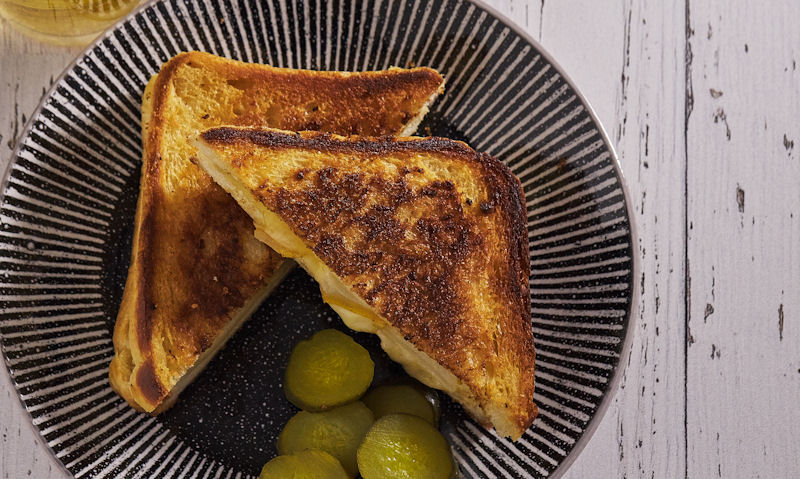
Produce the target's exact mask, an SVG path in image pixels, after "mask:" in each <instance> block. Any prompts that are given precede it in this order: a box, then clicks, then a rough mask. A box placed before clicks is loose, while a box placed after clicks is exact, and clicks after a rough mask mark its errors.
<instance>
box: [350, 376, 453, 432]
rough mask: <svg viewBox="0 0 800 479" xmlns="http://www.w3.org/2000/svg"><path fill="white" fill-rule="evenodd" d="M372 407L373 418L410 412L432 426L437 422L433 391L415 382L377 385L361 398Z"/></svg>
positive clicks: (437, 413)
mask: <svg viewBox="0 0 800 479" xmlns="http://www.w3.org/2000/svg"><path fill="white" fill-rule="evenodd" d="M362 401H363V402H364V404H366V405H367V407H368V408H370V409H372V413H373V414H374V415H375V419H380V418H382V417H383V416H386V415H388V414H411V415H412V416H417V417H421V418H422V419H424V420H426V421H428V422H429V423H430V424H432V425H433V426H434V427H435V426H437V425H438V424H439V410H438V408H437V407H436V404H437V400H436V399H435V393H433V392H432V391H428V390H426V389H425V388H424V387H423V386H421V385H417V384H388V385H385V386H378V387H376V388H375V389H373V390H372V391H370V392H368V393H367V395H366V396H364V398H363V399H362Z"/></svg>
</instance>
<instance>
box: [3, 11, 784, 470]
mask: <svg viewBox="0 0 800 479" xmlns="http://www.w3.org/2000/svg"><path fill="white" fill-rule="evenodd" d="M487 3H489V4H491V5H493V6H494V7H495V8H497V9H498V10H500V11H501V12H502V13H504V14H506V15H507V16H508V17H509V18H511V19H512V20H513V21H514V22H516V23H517V24H519V25H521V26H522V27H523V28H524V29H525V30H527V31H528V32H529V33H530V34H531V35H532V36H533V37H535V38H538V39H540V41H541V42H542V43H543V44H544V46H545V48H547V49H548V50H549V51H550V52H551V53H552V54H553V55H554V57H555V58H556V59H557V60H558V61H559V62H560V63H561V65H562V66H563V67H564V68H565V69H566V71H567V72H568V73H569V75H570V76H571V77H572V78H573V79H574V80H575V81H576V83H577V84H578V86H579V88H580V89H581V90H582V91H583V93H584V94H585V95H586V97H587V98H588V100H589V101H590V102H591V104H592V105H593V106H594V108H595V110H596V111H597V113H598V116H599V117H600V119H601V121H602V122H603V124H604V125H605V127H606V129H607V131H608V132H609V135H610V136H611V138H612V141H613V143H614V144H615V145H616V148H617V152H618V153H619V157H620V161H621V162H622V169H623V172H624V174H625V176H626V177H627V180H628V185H629V187H630V190H631V198H632V201H633V204H632V207H633V214H634V217H635V218H634V219H635V221H636V223H637V225H638V232H639V235H640V237H639V238H638V248H637V249H638V255H639V258H640V260H641V266H642V268H641V274H642V276H641V278H638V280H639V281H641V284H642V285H643V287H642V288H641V289H642V292H641V294H642V297H641V302H640V308H639V310H638V311H636V315H637V316H638V318H637V320H636V330H635V338H634V341H633V348H632V350H631V353H630V356H629V357H627V358H624V363H625V364H626V369H625V373H624V378H623V382H622V386H621V388H620V390H619V391H618V392H617V394H616V398H615V400H614V402H613V404H612V406H611V408H610V409H609V410H608V412H607V413H606V415H605V417H604V419H603V421H602V423H601V425H600V427H599V428H598V430H597V432H596V433H595V435H594V437H593V439H592V440H591V441H590V442H589V445H588V446H587V448H586V449H585V450H584V452H583V453H582V454H581V455H580V456H579V457H578V459H577V461H576V462H575V464H574V465H573V466H572V468H571V469H570V471H569V473H568V474H567V476H568V477H570V478H584V477H587V478H588V477H597V478H612V477H648V478H650V477H655V478H675V477H684V476H685V477H692V478H710V477H725V478H728V477H740V478H755V477H763V478H770V479H773V478H794V477H800V28H798V25H800V2H798V1H796V0H765V1H763V2H757V1H753V0H704V1H699V0H695V1H690V0H684V1H671V0H664V1H649V2H646V1H640V0H547V1H545V0H530V1H524V0H493V1H487ZM78 53H79V49H74V48H73V49H66V48H60V47H52V46H45V45H41V44H39V43H37V42H35V41H32V40H28V39H26V38H24V37H22V36H21V35H19V34H18V33H16V32H13V31H10V30H9V27H8V25H7V24H5V23H0V143H2V145H1V146H0V168H2V169H5V166H6V164H7V162H8V160H9V157H10V154H11V150H12V147H13V144H14V142H15V141H16V139H17V136H18V134H19V133H20V131H21V130H22V128H23V126H24V124H25V122H26V120H27V118H28V117H29V116H30V114H31V112H32V111H33V110H34V108H35V107H36V105H37V103H38V101H39V99H40V97H41V96H42V94H43V93H44V92H45V90H46V89H47V88H48V87H49V85H50V84H51V83H52V81H53V78H55V77H56V76H57V75H58V74H59V73H60V72H61V71H62V70H63V68H64V67H65V66H66V65H67V64H68V63H69V62H70V60H71V59H72V58H73V57H75V56H76V55H77V54H78ZM0 371H1V372H0V376H2V377H0V477H2V478H15V479H16V478H22V477H33V478H62V477H66V473H65V472H63V470H62V469H61V468H60V466H58V464H56V462H55V461H54V460H53V459H52V458H51V457H50V455H49V454H48V452H47V448H46V446H45V445H44V444H43V443H42V441H41V440H40V439H39V436H38V434H37V433H36V432H35V430H34V429H33V426H32V425H31V423H30V418H29V417H28V415H27V414H26V413H25V411H24V410H23V409H22V407H21V406H20V403H19V401H18V400H17V396H16V392H15V390H14V388H13V387H12V385H11V383H10V381H9V377H8V372H7V371H6V370H5V368H4V367H0Z"/></svg>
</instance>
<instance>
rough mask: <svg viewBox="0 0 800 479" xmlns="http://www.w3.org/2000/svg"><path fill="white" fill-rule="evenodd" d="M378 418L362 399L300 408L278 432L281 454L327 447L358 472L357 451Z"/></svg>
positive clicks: (334, 455)
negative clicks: (317, 409)
mask: <svg viewBox="0 0 800 479" xmlns="http://www.w3.org/2000/svg"><path fill="white" fill-rule="evenodd" d="M373 422H374V419H373V416H372V411H370V410H369V408H368V407H367V406H365V405H364V403H362V402H361V401H356V402H354V403H350V404H347V405H345V406H339V407H337V408H333V409H330V410H328V411H325V412H307V411H300V412H299V413H297V414H296V415H295V416H294V417H293V418H291V419H289V422H288V423H286V426H285V427H284V428H283V431H281V433H280V435H279V436H278V454H291V453H293V452H297V451H302V450H305V449H317V450H319V451H325V452H327V453H329V454H330V455H331V456H333V457H335V458H336V459H338V460H339V462H341V464H342V466H343V467H344V469H345V470H346V471H347V472H348V473H349V474H350V476H355V475H356V473H357V472H358V465H357V461H356V451H358V446H359V444H361V441H362V440H363V439H364V435H365V434H366V433H367V431H368V430H369V428H370V426H372V423H373Z"/></svg>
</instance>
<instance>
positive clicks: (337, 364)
mask: <svg viewBox="0 0 800 479" xmlns="http://www.w3.org/2000/svg"><path fill="white" fill-rule="evenodd" d="M374 372H375V364H374V363H373V362H372V359H371V358H370V357H369V353H368V352H367V350H366V349H364V348H363V347H361V346H360V345H359V344H358V343H356V342H355V341H353V338H351V337H350V336H348V335H346V334H344V333H342V332H341V331H337V330H335V329H323V330H322V331H320V332H318V333H316V334H315V335H314V336H312V337H311V339H308V340H306V341H301V342H299V343H298V344H297V346H295V347H294V350H293V351H292V355H291V356H290V357H289V365H288V366H287V367H286V380H285V381H284V392H285V393H286V398H287V399H288V400H289V401H291V403H292V404H294V405H295V406H297V407H299V408H300V409H303V410H306V411H322V410H325V409H327V408H330V407H335V406H339V405H342V404H347V403H349V402H352V401H355V400H356V399H358V398H360V397H361V396H362V395H363V394H364V392H365V391H366V390H367V388H368V387H369V385H370V383H371V382H372V375H373V374H374Z"/></svg>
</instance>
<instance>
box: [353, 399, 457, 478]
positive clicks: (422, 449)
mask: <svg viewBox="0 0 800 479" xmlns="http://www.w3.org/2000/svg"><path fill="white" fill-rule="evenodd" d="M358 470H359V472H360V473H361V476H362V477H363V478H364V479H395V478H397V479H411V478H414V479H448V478H450V477H451V473H452V472H453V462H452V459H451V456H450V448H449V447H448V445H447V441H445V439H444V437H443V436H442V435H441V434H440V433H439V431H437V430H436V428H434V427H433V426H431V425H430V423H428V422H427V421H425V420H424V419H421V418H419V417H417V416H412V415H409V414H389V415H388V416H383V417H382V418H380V419H378V420H377V421H375V424H373V426H372V428H371V429H370V430H369V432H368V433H367V435H366V437H365V438H364V442H363V443H362V444H361V447H359V448H358Z"/></svg>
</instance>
